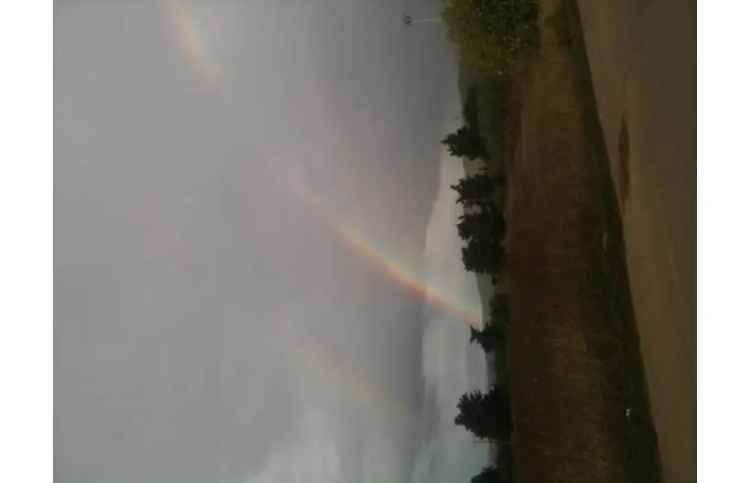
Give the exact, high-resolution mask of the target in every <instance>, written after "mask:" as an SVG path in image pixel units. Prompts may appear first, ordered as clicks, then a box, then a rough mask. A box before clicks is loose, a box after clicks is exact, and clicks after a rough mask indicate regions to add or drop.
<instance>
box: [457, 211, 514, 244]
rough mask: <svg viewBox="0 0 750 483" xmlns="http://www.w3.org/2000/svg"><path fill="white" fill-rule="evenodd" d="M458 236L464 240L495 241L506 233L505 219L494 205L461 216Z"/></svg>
mask: <svg viewBox="0 0 750 483" xmlns="http://www.w3.org/2000/svg"><path fill="white" fill-rule="evenodd" d="M459 220H460V221H459V222H458V236H459V237H461V239H462V240H467V241H468V240H477V241H489V242H491V241H493V240H496V239H502V238H503V237H504V234H505V219H504V218H503V217H502V216H501V215H500V214H499V213H498V212H497V209H496V208H494V207H493V206H492V205H489V206H486V207H484V209H482V210H481V211H474V212H472V213H467V214H465V215H462V216H461V217H460V218H459Z"/></svg>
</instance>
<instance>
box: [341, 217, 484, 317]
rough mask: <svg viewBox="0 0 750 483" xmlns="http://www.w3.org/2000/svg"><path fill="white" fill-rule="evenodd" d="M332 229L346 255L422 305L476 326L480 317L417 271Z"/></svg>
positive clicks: (354, 236)
mask: <svg viewBox="0 0 750 483" xmlns="http://www.w3.org/2000/svg"><path fill="white" fill-rule="evenodd" d="M332 229H333V231H334V232H335V233H336V235H337V240H338V241H339V243H340V244H341V245H343V246H344V247H345V248H346V249H347V250H348V251H349V252H351V253H354V254H355V255H358V256H360V257H362V258H363V259H365V260H366V261H367V262H368V263H369V264H370V266H372V267H374V268H375V269H376V270H378V271H380V272H381V273H383V274H385V275H386V276H388V278H390V279H391V280H393V281H395V282H396V283H397V284H398V285H399V286H401V287H403V288H404V289H406V290H407V291H408V292H410V293H412V294H413V295H415V296H416V297H418V298H420V299H422V300H423V301H424V302H425V303H427V304H429V305H431V306H433V307H438V308H440V309H442V310H445V311H447V312H449V313H451V314H453V315H454V316H455V317H457V318H458V319H459V320H460V321H462V322H464V323H466V324H469V325H478V324H479V322H480V320H481V315H480V314H479V313H478V312H477V311H476V310H472V309H470V308H468V307H466V306H465V305H463V304H462V303H461V302H460V301H459V300H457V299H455V298H454V297H452V296H451V294H448V293H446V292H445V291H442V290H440V289H439V288H438V287H436V286H434V285H430V284H428V283H427V282H426V281H424V279H423V278H422V277H420V276H419V275H418V274H417V272H416V270H410V269H408V268H406V267H407V265H406V264H405V263H399V262H397V261H396V260H395V258H389V257H386V256H385V255H384V253H386V252H385V251H384V250H377V249H376V248H375V246H374V245H373V244H371V243H369V242H368V241H367V240H365V239H364V238H362V237H360V236H359V235H358V234H356V233H355V232H353V231H351V230H347V229H345V228H343V227H341V226H333V227H332Z"/></svg>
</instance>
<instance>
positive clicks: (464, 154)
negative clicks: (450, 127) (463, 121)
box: [442, 126, 489, 161]
mask: <svg viewBox="0 0 750 483" xmlns="http://www.w3.org/2000/svg"><path fill="white" fill-rule="evenodd" d="M442 143H443V144H444V145H445V146H446V147H447V148H448V152H449V153H451V156H456V157H461V158H466V159H468V160H470V161H473V160H475V159H477V158H479V159H485V160H486V159H488V158H489V154H488V153H487V148H486V147H485V146H484V141H483V140H482V137H481V136H480V135H479V131H477V130H476V129H474V128H472V127H470V126H461V127H460V128H458V130H457V131H456V132H454V133H451V134H448V135H447V136H445V138H443V141H442Z"/></svg>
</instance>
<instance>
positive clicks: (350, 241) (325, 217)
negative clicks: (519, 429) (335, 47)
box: [162, 0, 481, 325]
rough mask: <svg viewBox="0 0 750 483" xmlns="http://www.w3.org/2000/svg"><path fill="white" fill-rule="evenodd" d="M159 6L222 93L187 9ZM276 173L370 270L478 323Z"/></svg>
mask: <svg viewBox="0 0 750 483" xmlns="http://www.w3.org/2000/svg"><path fill="white" fill-rule="evenodd" d="M162 5H163V7H164V9H163V10H164V13H165V16H166V18H167V20H168V21H169V24H170V26H171V28H172V30H173V31H174V34H175V37H176V41H177V43H178V45H179V46H180V47H181V49H182V50H183V52H184V54H185V58H186V60H187V61H188V62H189V63H190V64H191V65H192V67H193V68H194V69H195V71H196V73H197V74H198V76H199V77H200V78H201V79H202V80H203V82H204V83H205V84H207V85H208V86H209V87H210V88H212V90H213V91H214V92H215V93H222V89H221V83H222V76H221V71H220V69H219V68H218V66H217V65H216V64H215V63H214V62H212V61H211V59H210V56H209V51H208V49H207V48H206V47H205V45H204V42H203V40H202V38H201V36H200V33H199V31H198V29H197V28H196V27H195V20H194V18H193V15H192V13H191V12H190V10H189V9H188V8H186V7H185V6H184V5H183V4H182V3H181V2H180V0H162ZM270 168H271V170H272V171H273V170H275V169H276V167H275V166H270ZM276 174H277V175H279V176H278V178H279V179H280V181H281V183H282V184H283V186H285V188H286V189H287V190H288V191H289V192H290V193H291V194H292V195H293V196H294V197H295V198H296V199H297V200H298V201H300V202H302V203H303V204H304V205H305V206H307V207H308V208H309V209H310V210H311V211H312V212H314V213H315V214H316V216H317V218H318V219H320V220H321V223H323V224H324V225H325V226H327V227H328V228H329V229H330V230H331V231H332V232H333V233H334V234H335V238H336V240H337V241H338V243H339V244H340V245H341V246H342V247H343V248H344V249H346V250H347V251H348V252H350V253H352V254H353V255H355V256H358V257H361V258H363V259H364V260H366V261H367V263H368V264H369V265H370V266H371V267H372V268H373V269H375V270H377V271H379V272H382V273H383V274H385V275H386V276H387V277H388V278H389V279H391V280H393V281H394V282H396V283H397V284H398V285H399V286H400V287H402V288H403V289H405V290H406V291H408V292H409V293H411V294H413V295H414V296H416V297H418V298H419V299H422V300H424V301H425V303H427V304H429V305H431V306H434V307H438V308H440V309H442V310H445V311H447V312H449V313H451V314H453V315H454V316H455V317H456V318H457V319H458V320H459V321H461V322H463V323H466V324H472V325H474V324H479V323H480V320H481V314H480V313H479V312H478V311H477V310H475V309H471V308H469V307H468V306H466V305H465V304H462V303H461V301H460V300H459V299H458V298H456V297H455V296H454V295H453V294H451V293H450V291H448V290H441V289H440V288H439V287H437V286H432V285H430V284H429V283H427V282H426V281H425V280H424V278H423V277H422V276H421V275H420V274H419V272H418V271H417V270H414V269H411V268H410V266H409V265H410V264H408V263H404V262H403V261H399V260H398V257H393V256H388V255H387V254H388V250H385V249H382V248H379V247H378V245H377V244H376V243H374V242H372V241H368V239H366V238H365V237H363V236H362V235H361V234H360V233H359V232H357V231H356V230H353V229H352V228H350V227H348V226H345V225H343V224H341V223H340V222H339V221H338V220H334V219H333V218H332V217H331V216H330V215H329V211H328V210H326V209H325V207H324V206H323V204H322V203H321V202H320V201H319V200H318V198H317V197H316V196H315V195H314V194H312V193H311V192H310V191H309V190H308V189H307V188H306V186H305V185H304V182H303V181H302V179H301V178H302V177H300V176H294V174H295V173H294V172H287V173H279V172H276Z"/></svg>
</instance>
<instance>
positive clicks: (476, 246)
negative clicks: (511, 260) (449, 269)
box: [461, 239, 505, 274]
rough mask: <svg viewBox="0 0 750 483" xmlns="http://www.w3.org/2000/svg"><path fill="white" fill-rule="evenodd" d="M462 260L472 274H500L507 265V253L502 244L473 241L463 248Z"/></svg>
mask: <svg viewBox="0 0 750 483" xmlns="http://www.w3.org/2000/svg"><path fill="white" fill-rule="evenodd" d="M461 258H462V260H463V262H464V267H466V270H469V271H470V272H476V273H490V274H491V273H498V272H499V271H500V269H501V268H502V266H503V265H504V263H505V251H504V250H503V247H502V245H501V244H500V243H491V242H485V241H478V240H474V239H471V240H469V243H468V244H467V245H466V246H465V247H463V248H461Z"/></svg>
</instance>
